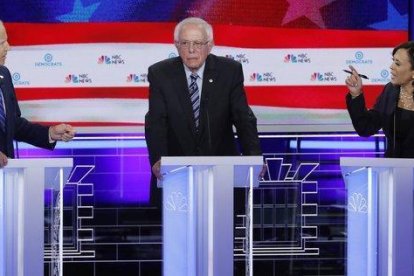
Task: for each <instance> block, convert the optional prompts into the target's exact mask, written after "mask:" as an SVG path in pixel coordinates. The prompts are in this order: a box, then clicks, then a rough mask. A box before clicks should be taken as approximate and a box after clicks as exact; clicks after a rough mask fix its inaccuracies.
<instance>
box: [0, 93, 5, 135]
mask: <svg viewBox="0 0 414 276" xmlns="http://www.w3.org/2000/svg"><path fill="white" fill-rule="evenodd" d="M0 94H1V95H0V129H1V130H2V131H3V132H6V113H5V112H4V100H3V99H4V94H3V91H2V90H1V88H0Z"/></svg>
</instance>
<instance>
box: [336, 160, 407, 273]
mask: <svg viewBox="0 0 414 276" xmlns="http://www.w3.org/2000/svg"><path fill="white" fill-rule="evenodd" d="M340 165H341V168H342V174H343V177H344V180H345V184H346V188H347V191H348V221H347V224H348V226H347V239H348V241H347V275H352V276H359V275H361V276H373V275H384V276H385V275H387V276H393V275H398V276H405V275H407V276H412V275H414V227H413V226H414V224H413V219H414V217H413V215H414V212H413V208H414V201H413V196H414V179H413V171H414V159H395V158H341V159H340Z"/></svg>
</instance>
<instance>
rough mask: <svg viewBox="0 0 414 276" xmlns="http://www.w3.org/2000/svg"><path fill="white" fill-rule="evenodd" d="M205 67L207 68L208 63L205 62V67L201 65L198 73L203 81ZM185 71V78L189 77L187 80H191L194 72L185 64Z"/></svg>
mask: <svg viewBox="0 0 414 276" xmlns="http://www.w3.org/2000/svg"><path fill="white" fill-rule="evenodd" d="M205 66H206V63H205V62H204V63H203V65H201V67H200V68H199V69H198V70H197V72H196V74H197V75H198V77H199V78H200V79H201V80H202V79H203V74H204V67H205ZM184 71H185V76H186V77H187V80H188V79H190V76H191V74H193V72H191V70H190V69H189V68H188V67H187V66H186V65H185V64H184Z"/></svg>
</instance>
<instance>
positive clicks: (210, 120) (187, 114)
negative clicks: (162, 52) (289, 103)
mask: <svg viewBox="0 0 414 276" xmlns="http://www.w3.org/2000/svg"><path fill="white" fill-rule="evenodd" d="M148 81H149V83H150V92H149V111H148V113H147V115H146V120H145V126H146V129H145V135H146V141H147V146H148V150H149V155H150V163H151V166H152V165H153V164H154V163H155V162H157V161H158V160H159V159H160V158H161V156H205V155H215V156H226V155H238V154H239V153H238V147H237V144H236V141H235V139H234V133H233V129H232V127H233V125H234V126H235V127H236V131H237V135H238V138H239V141H240V146H241V151H242V153H243V154H244V155H261V149H260V142H259V138H258V134H257V127H256V117H255V116H254V114H253V112H252V111H251V109H250V108H249V106H248V104H247V100H246V94H245V91H244V88H243V87H244V86H243V81H244V79H243V71H242V66H241V64H240V63H238V62H235V61H233V60H230V59H228V58H224V57H217V56H215V55H212V54H210V55H209V56H208V57H207V60H206V63H205V68H204V75H203V87H202V92H201V99H200V125H199V129H198V130H196V127H195V123H194V115H193V111H192V106H191V102H190V94H189V90H188V83H187V80H186V75H185V71H184V65H183V63H182V60H181V58H180V57H177V58H171V59H167V60H164V61H161V62H158V63H156V64H154V65H152V66H151V67H149V69H148Z"/></svg>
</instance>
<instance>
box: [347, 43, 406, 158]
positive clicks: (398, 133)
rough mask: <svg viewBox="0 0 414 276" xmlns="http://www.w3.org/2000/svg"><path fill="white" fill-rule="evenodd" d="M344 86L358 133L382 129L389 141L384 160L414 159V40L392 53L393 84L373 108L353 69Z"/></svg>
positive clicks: (390, 83)
mask: <svg viewBox="0 0 414 276" xmlns="http://www.w3.org/2000/svg"><path fill="white" fill-rule="evenodd" d="M350 69H351V70H352V74H351V75H350V76H348V77H347V78H346V80H345V83H346V85H347V87H348V89H349V93H348V94H347V95H346V104H347V108H348V112H349V115H350V116H351V120H352V124H353V126H354V128H355V131H356V132H357V133H358V135H360V136H371V135H373V134H375V133H377V132H378V130H380V129H381V128H382V129H383V131H384V134H385V136H386V138H387V149H386V152H385V157H397V158H414V98H413V93H414V41H408V42H405V43H403V44H401V45H398V46H397V47H395V48H394V50H393V51H392V64H391V66H390V72H391V82H389V83H387V84H386V85H385V87H384V90H383V91H382V93H381V94H380V95H379V97H378V98H377V101H376V103H375V105H374V108H373V109H370V110H368V109H367V108H366V106H365V99H364V94H363V91H362V80H361V77H360V75H358V72H357V71H356V70H355V68H354V67H352V66H350Z"/></svg>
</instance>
